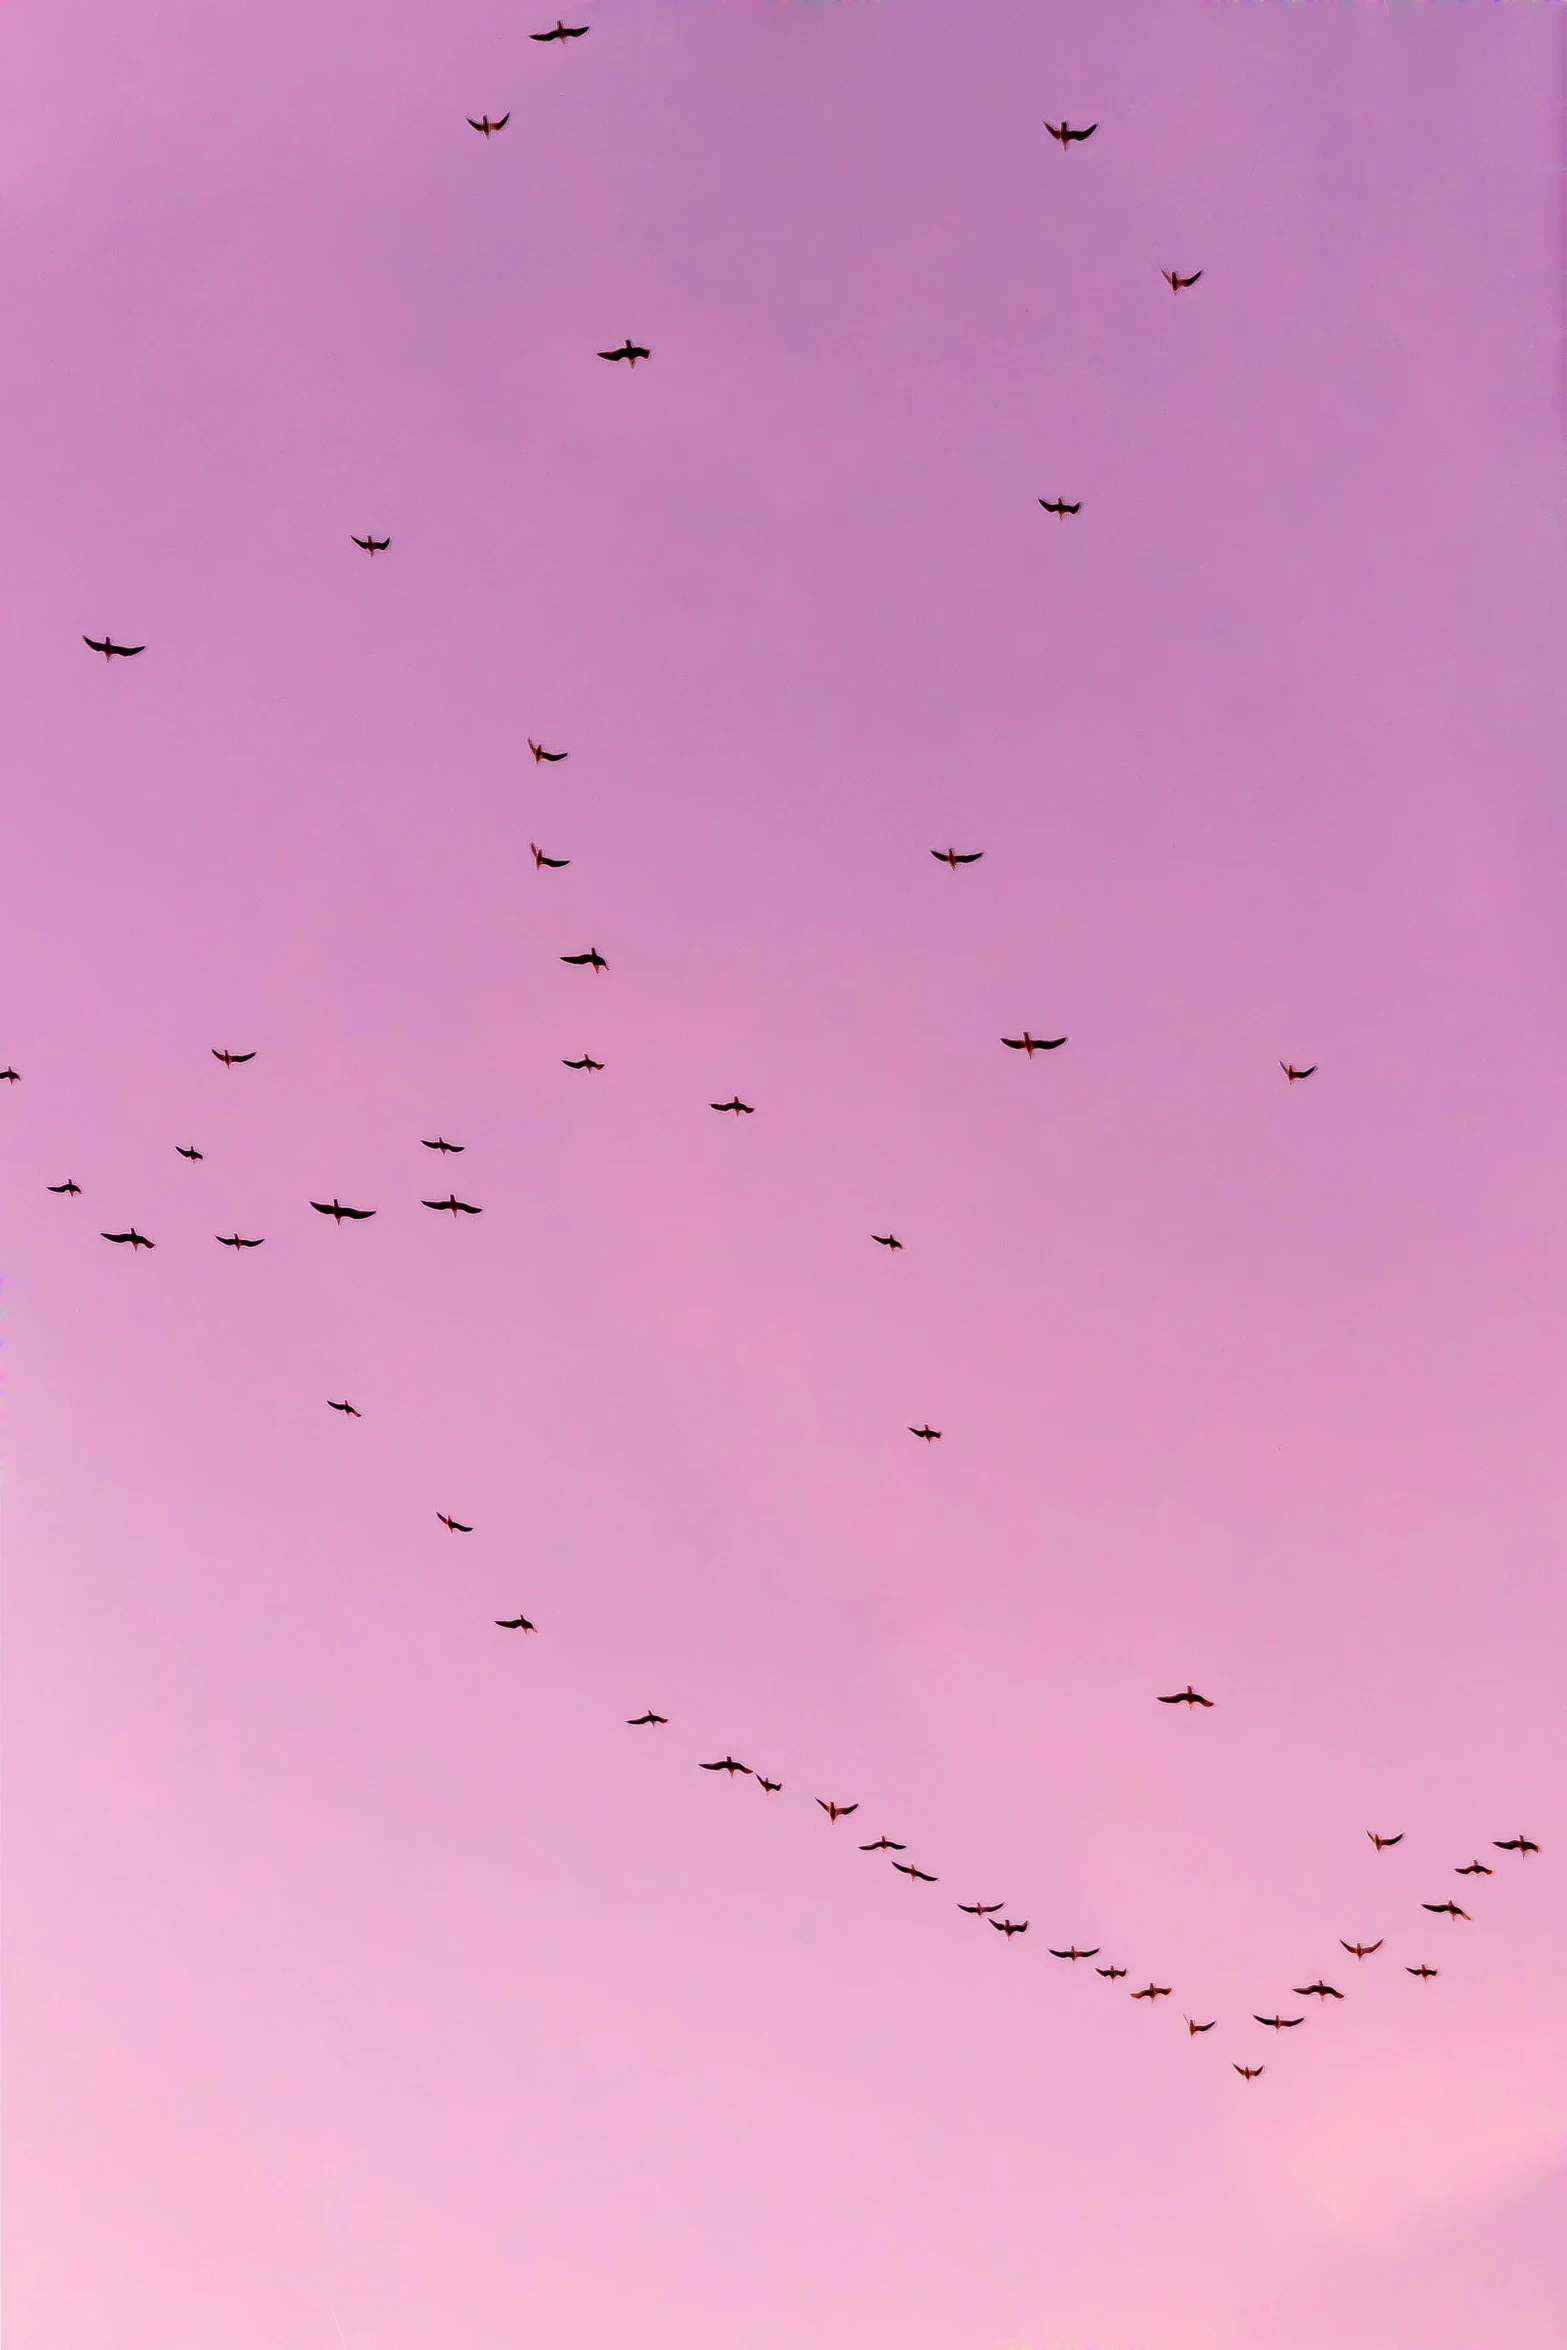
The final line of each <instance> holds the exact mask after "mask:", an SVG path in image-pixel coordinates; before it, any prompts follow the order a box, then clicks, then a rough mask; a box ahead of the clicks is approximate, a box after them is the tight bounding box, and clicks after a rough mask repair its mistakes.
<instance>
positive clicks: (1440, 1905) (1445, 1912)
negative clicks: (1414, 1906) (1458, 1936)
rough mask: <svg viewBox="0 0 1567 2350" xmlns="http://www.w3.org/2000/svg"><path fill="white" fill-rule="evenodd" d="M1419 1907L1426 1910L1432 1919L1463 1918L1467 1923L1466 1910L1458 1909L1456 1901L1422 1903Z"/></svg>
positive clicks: (1467, 1913)
mask: <svg viewBox="0 0 1567 2350" xmlns="http://www.w3.org/2000/svg"><path fill="white" fill-rule="evenodd" d="M1420 1906H1421V1908H1422V1909H1428V1910H1429V1911H1430V1912H1431V1914H1432V1916H1433V1917H1438V1918H1463V1919H1464V1920H1465V1921H1466V1923H1467V1922H1468V1921H1469V1912H1468V1910H1467V1909H1460V1908H1459V1906H1458V1904H1457V1902H1456V1901H1422V1903H1421V1904H1420Z"/></svg>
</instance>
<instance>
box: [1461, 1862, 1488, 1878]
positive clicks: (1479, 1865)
mask: <svg viewBox="0 0 1567 2350" xmlns="http://www.w3.org/2000/svg"><path fill="white" fill-rule="evenodd" d="M1453 1874H1454V1876H1455V1877H1494V1876H1495V1874H1496V1871H1495V1869H1492V1868H1487V1866H1486V1864H1485V1862H1484V1861H1483V1860H1472V1861H1469V1862H1468V1863H1467V1864H1466V1866H1465V1867H1463V1868H1461V1869H1454V1871H1453Z"/></svg>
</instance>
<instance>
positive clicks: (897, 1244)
mask: <svg viewBox="0 0 1567 2350" xmlns="http://www.w3.org/2000/svg"><path fill="white" fill-rule="evenodd" d="M871 1238H872V1240H874V1241H875V1243H876V1245H877V1247H878V1248H901V1247H902V1246H903V1243H902V1241H901V1240H900V1239H899V1238H898V1236H897V1234H896V1233H895V1232H873V1233H872V1234H871Z"/></svg>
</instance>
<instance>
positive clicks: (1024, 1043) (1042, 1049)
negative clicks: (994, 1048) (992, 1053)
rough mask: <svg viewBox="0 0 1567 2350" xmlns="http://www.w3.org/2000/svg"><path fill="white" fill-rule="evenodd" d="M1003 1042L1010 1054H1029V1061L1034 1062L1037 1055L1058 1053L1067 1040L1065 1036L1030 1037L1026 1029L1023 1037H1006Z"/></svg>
mask: <svg viewBox="0 0 1567 2350" xmlns="http://www.w3.org/2000/svg"><path fill="white" fill-rule="evenodd" d="M1001 1041H1002V1043H1003V1044H1004V1045H1005V1046H1006V1048H1007V1050H1008V1051H1009V1052H1013V1053H1027V1055H1028V1057H1029V1059H1030V1060H1032V1059H1033V1057H1034V1055H1035V1054H1036V1053H1053V1052H1057V1051H1058V1050H1059V1049H1060V1047H1061V1046H1062V1045H1064V1044H1065V1042H1066V1038H1065V1037H1064V1036H1030V1035H1029V1033H1028V1030H1027V1029H1026V1028H1025V1029H1024V1031H1023V1033H1022V1035H1021V1036H1004V1037H1003V1038H1002V1039H1001Z"/></svg>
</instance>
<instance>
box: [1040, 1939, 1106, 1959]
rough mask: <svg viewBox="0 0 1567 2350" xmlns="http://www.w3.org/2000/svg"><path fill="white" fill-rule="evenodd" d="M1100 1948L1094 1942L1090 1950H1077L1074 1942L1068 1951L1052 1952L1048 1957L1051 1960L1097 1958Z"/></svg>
mask: <svg viewBox="0 0 1567 2350" xmlns="http://www.w3.org/2000/svg"><path fill="white" fill-rule="evenodd" d="M1100 1947H1101V1946H1100V1944H1099V1943H1097V1942H1096V1943H1095V1944H1094V1946H1093V1948H1092V1950H1079V1949H1078V1947H1077V1944H1076V1943H1075V1942H1074V1943H1073V1945H1072V1947H1071V1949H1070V1950H1052V1951H1051V1953H1050V1955H1051V1957H1052V1958H1097V1957H1098V1956H1099V1951H1100Z"/></svg>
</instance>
